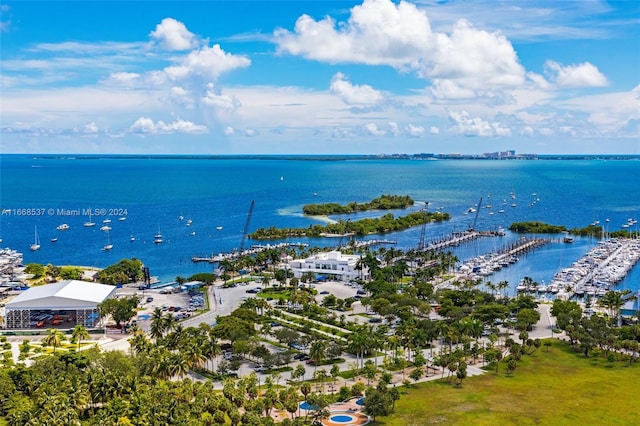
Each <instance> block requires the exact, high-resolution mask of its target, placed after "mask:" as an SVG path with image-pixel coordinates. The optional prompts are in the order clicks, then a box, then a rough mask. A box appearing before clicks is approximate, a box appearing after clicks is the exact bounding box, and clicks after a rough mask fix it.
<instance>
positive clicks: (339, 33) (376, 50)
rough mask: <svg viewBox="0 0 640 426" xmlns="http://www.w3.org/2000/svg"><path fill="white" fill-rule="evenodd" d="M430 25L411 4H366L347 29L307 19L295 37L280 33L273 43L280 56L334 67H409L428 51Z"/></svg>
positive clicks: (376, 0) (385, 0)
mask: <svg viewBox="0 0 640 426" xmlns="http://www.w3.org/2000/svg"><path fill="white" fill-rule="evenodd" d="M430 37H431V27H430V24H429V19H428V18H427V15H426V14H425V13H424V12H421V11H420V10H418V8H417V7H416V6H415V5H413V4H411V3H408V2H404V1H401V2H400V3H399V4H398V5H397V6H396V5H394V4H393V3H392V2H391V1H389V0H365V1H364V2H363V3H362V4H361V5H358V6H355V7H353V8H352V9H351V16H350V18H349V20H348V21H347V22H345V23H340V24H336V22H335V21H334V20H333V19H332V18H330V17H326V18H324V19H323V20H322V21H315V20H314V19H313V18H312V17H310V16H308V15H302V16H300V18H298V20H297V21H296V23H295V29H294V32H293V33H292V32H289V31H288V30H286V29H283V28H279V29H277V30H275V31H274V40H275V42H276V44H277V45H278V51H279V52H281V53H290V54H292V55H301V56H304V57H306V58H309V59H314V60H319V61H326V62H331V63H336V62H343V63H364V64H369V65H391V66H394V67H397V68H403V67H406V66H407V64H411V63H413V62H414V61H415V59H416V56H415V54H416V52H423V51H426V50H428V47H429V43H430Z"/></svg>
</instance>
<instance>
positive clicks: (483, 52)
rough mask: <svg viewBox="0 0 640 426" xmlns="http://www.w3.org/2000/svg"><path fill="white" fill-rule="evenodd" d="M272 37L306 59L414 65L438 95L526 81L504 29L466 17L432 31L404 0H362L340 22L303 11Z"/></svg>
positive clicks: (283, 48)
mask: <svg viewBox="0 0 640 426" xmlns="http://www.w3.org/2000/svg"><path fill="white" fill-rule="evenodd" d="M274 41H275V42H276V44H277V47H278V51H279V52H280V53H289V54H292V55H299V56H303V57H305V58H308V59H314V60H318V61H323V62H329V63H361V64H367V65H388V66H391V67H394V68H396V69H398V70H401V71H408V70H412V71H415V72H416V73H417V75H418V76H419V77H422V78H425V79H432V80H433V92H434V95H435V96H436V97H438V98H449V97H452V98H455V99H461V98H470V97H473V96H474V93H475V91H476V90H479V89H483V90H486V89H487V88H504V87H514V86H517V85H520V84H522V83H523V82H524V75H525V72H524V68H523V67H522V66H521V65H520V63H519V62H518V57H517V54H516V52H515V50H514V49H513V46H512V45H511V43H510V42H509V40H507V38H506V37H505V36H504V35H502V34H501V33H499V32H493V33H491V32H487V31H484V30H479V29H476V28H474V27H473V25H471V23H469V22H468V21H466V20H464V19H461V20H458V21H457V22H456V23H455V24H454V26H453V29H452V31H451V34H450V35H449V34H446V33H444V32H441V33H437V32H432V30H431V24H430V22H429V18H428V17H427V15H426V13H425V12H424V11H422V10H420V9H418V8H417V7H416V6H415V5H413V4H411V3H408V2H405V1H401V2H400V3H399V4H397V5H396V4H394V3H393V2H392V1H391V0H364V2H363V3H362V4H361V5H358V6H355V7H353V8H352V9H351V15H350V17H349V19H348V20H347V21H346V22H340V23H336V22H335V21H334V20H333V19H332V18H330V17H326V18H324V19H323V20H321V21H315V20H314V19H313V18H311V17H310V16H308V15H302V16H301V17H300V18H298V20H297V21H296V24H295V28H294V30H293V32H290V31H288V30H286V29H282V28H279V29H277V30H276V31H275V32H274Z"/></svg>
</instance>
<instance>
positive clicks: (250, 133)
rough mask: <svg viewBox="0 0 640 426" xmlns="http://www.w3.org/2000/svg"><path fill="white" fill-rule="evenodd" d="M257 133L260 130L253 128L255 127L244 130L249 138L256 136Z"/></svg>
mask: <svg viewBox="0 0 640 426" xmlns="http://www.w3.org/2000/svg"><path fill="white" fill-rule="evenodd" d="M257 134H258V132H256V131H255V130H253V129H246V130H245V131H244V135H245V136H246V137H248V138H252V137H254V136H257Z"/></svg>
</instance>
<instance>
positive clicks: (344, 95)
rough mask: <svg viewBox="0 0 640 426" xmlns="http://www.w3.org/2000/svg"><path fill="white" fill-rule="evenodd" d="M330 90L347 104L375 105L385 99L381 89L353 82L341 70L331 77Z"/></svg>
mask: <svg viewBox="0 0 640 426" xmlns="http://www.w3.org/2000/svg"><path fill="white" fill-rule="evenodd" d="M329 90H330V91H331V93H333V94H335V95H337V96H338V97H340V99H342V101H343V102H344V103H346V104H347V105H375V104H378V103H380V102H381V101H382V100H383V96H382V93H380V91H378V90H375V89H374V88H373V87H371V86H369V85H368V84H363V85H355V84H351V82H349V80H347V78H346V76H345V75H344V74H342V73H340V72H339V73H336V74H335V75H334V76H333V78H332V79H331V85H330V86H329Z"/></svg>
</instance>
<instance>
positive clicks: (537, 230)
mask: <svg viewBox="0 0 640 426" xmlns="http://www.w3.org/2000/svg"><path fill="white" fill-rule="evenodd" d="M509 230H510V231H513V232H518V233H522V234H559V233H562V232H566V233H569V234H571V235H577V236H581V237H589V236H591V237H595V238H601V237H602V233H603V229H602V226H600V225H595V224H590V225H588V226H585V227H583V228H572V229H567V227H566V226H563V225H550V224H548V223H542V222H514V223H512V224H511V225H510V226H509ZM608 235H609V236H610V237H612V238H620V237H622V238H632V237H633V233H632V232H629V231H628V230H624V229H622V230H618V231H614V232H611V233H610V234H608Z"/></svg>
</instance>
